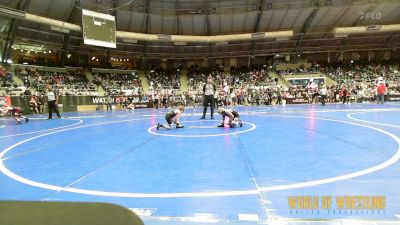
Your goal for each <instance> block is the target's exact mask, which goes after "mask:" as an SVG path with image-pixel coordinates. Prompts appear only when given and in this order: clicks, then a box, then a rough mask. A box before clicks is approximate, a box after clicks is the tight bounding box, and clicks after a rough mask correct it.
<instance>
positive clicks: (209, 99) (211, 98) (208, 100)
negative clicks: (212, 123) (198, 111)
mask: <svg viewBox="0 0 400 225" xmlns="http://www.w3.org/2000/svg"><path fill="white" fill-rule="evenodd" d="M208 104H210V108H211V118H214V106H215V105H214V95H204V98H203V107H204V108H203V117H205V116H206V112H207V107H208Z"/></svg>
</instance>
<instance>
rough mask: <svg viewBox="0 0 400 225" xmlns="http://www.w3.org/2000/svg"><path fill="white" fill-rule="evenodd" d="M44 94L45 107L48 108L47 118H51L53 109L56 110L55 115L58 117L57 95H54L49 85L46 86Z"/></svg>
mask: <svg viewBox="0 0 400 225" xmlns="http://www.w3.org/2000/svg"><path fill="white" fill-rule="evenodd" d="M46 95H47V107H48V110H49V119H52V118H53V110H54V112H56V114H57V117H58V118H59V119H60V118H61V115H60V112H59V111H58V106H57V100H58V97H57V96H56V94H55V93H54V91H53V89H52V88H51V87H48V88H47V93H46Z"/></svg>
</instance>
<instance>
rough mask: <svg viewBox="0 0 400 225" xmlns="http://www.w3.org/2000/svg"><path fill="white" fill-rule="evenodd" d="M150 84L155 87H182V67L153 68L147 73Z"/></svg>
mask: <svg viewBox="0 0 400 225" xmlns="http://www.w3.org/2000/svg"><path fill="white" fill-rule="evenodd" d="M147 80H148V81H149V85H150V87H151V88H154V89H161V88H163V89H180V88H181V80H180V69H175V68H173V69H163V68H158V69H152V70H150V72H149V73H148V74H147Z"/></svg>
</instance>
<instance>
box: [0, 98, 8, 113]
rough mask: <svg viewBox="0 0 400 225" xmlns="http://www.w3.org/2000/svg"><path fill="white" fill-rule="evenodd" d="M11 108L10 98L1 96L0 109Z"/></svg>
mask: <svg viewBox="0 0 400 225" xmlns="http://www.w3.org/2000/svg"><path fill="white" fill-rule="evenodd" d="M9 106H11V98H10V96H0V108H1V109H2V110H3V109H5V108H7V107H9Z"/></svg>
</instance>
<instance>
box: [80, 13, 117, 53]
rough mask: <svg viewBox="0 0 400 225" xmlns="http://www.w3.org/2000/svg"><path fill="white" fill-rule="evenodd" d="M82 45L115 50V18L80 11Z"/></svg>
mask: <svg viewBox="0 0 400 225" xmlns="http://www.w3.org/2000/svg"><path fill="white" fill-rule="evenodd" d="M82 28H83V43H84V44H86V45H96V46H102V47H107V48H116V47H117V40H116V36H115V30H116V28H115V17H114V16H112V15H108V14H102V13H97V12H93V11H88V10H82Z"/></svg>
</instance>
